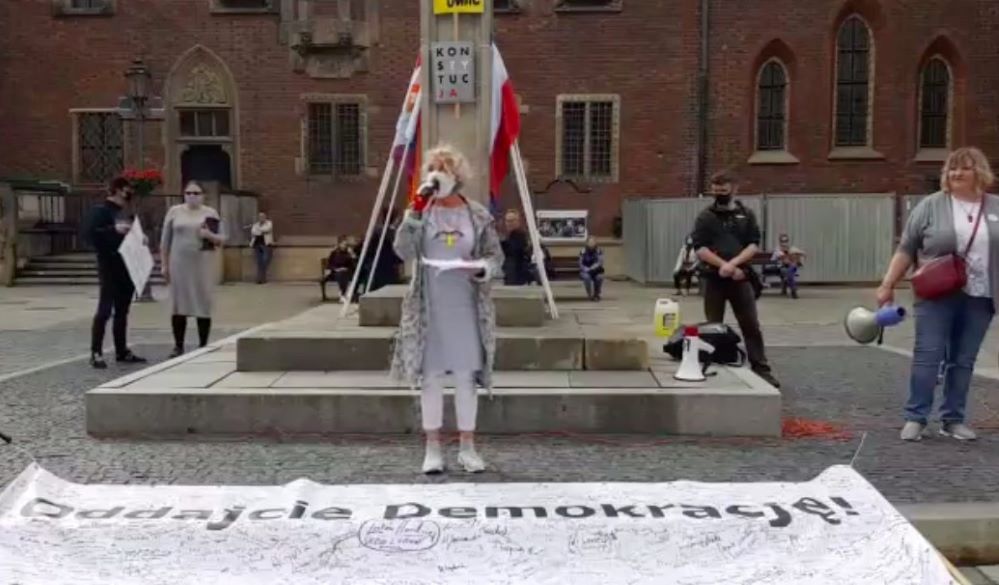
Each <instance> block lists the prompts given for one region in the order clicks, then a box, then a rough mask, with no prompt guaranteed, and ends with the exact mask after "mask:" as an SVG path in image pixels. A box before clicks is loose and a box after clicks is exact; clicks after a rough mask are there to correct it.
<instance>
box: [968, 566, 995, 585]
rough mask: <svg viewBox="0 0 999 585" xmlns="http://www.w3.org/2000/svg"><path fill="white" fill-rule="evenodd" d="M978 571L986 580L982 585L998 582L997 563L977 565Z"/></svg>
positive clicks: (991, 584)
mask: <svg viewBox="0 0 999 585" xmlns="http://www.w3.org/2000/svg"><path fill="white" fill-rule="evenodd" d="M978 572H979V573H980V574H981V576H982V577H984V578H985V579H987V581H984V582H983V585H993V584H994V583H999V565H987V566H983V567H978ZM972 583H974V582H972Z"/></svg>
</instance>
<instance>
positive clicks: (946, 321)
mask: <svg viewBox="0 0 999 585" xmlns="http://www.w3.org/2000/svg"><path fill="white" fill-rule="evenodd" d="M915 309H916V311H915V314H916V344H915V347H914V348H913V352H912V373H911V377H910V379H909V401H908V403H906V405H905V419H906V420H909V421H916V422H920V423H923V424H926V421H927V419H928V418H929V416H930V413H931V411H932V410H933V393H934V390H935V389H936V385H937V381H938V380H939V373H940V371H941V363H943V404H941V405H940V421H941V422H943V423H958V422H964V417H965V406H966V405H967V403H968V388H969V387H970V386H971V375H972V371H973V369H974V367H975V359H976V358H977V357H978V350H979V349H980V348H981V346H982V340H983V339H985V333H986V332H987V331H988V328H989V323H991V321H992V315H993V314H994V313H995V310H994V308H993V306H992V299H988V298H976V297H969V296H968V295H966V294H965V293H963V292H961V293H958V294H955V295H953V296H950V297H947V298H944V299H939V300H935V301H918V302H917V303H916V307H915Z"/></svg>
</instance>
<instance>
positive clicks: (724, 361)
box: [663, 323, 746, 371]
mask: <svg viewBox="0 0 999 585" xmlns="http://www.w3.org/2000/svg"><path fill="white" fill-rule="evenodd" d="M684 329H685V327H684V326H681V327H680V328H679V329H678V330H677V332H676V333H674V334H673V336H672V337H670V338H669V341H667V342H666V344H665V345H663V351H664V352H666V354H667V355H668V356H670V357H672V358H673V359H675V360H680V359H683V332H684ZM697 334H698V336H700V338H701V339H702V340H704V341H705V342H706V343H710V344H711V346H712V347H714V348H715V351H714V353H708V352H706V351H701V352H700V356H698V357H699V358H700V361H701V363H702V364H704V371H707V369H708V366H709V365H711V364H721V365H723V366H742V365H744V364H745V363H746V352H745V351H743V349H742V348H741V347H739V344H740V343H742V337H741V336H740V335H739V334H738V333H736V332H735V330H734V329H732V328H731V327H729V326H728V325H725V324H724V323H700V324H698V325H697Z"/></svg>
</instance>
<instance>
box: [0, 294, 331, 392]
mask: <svg viewBox="0 0 999 585" xmlns="http://www.w3.org/2000/svg"><path fill="white" fill-rule="evenodd" d="M154 295H155V296H156V298H157V299H160V300H159V301H158V302H155V303H133V304H132V309H131V312H130V315H129V335H128V337H129V343H131V344H143V343H145V344H148V343H169V342H170V339H171V337H170V333H169V331H168V329H167V324H168V322H169V316H168V313H169V304H168V302H167V301H165V300H163V299H165V298H166V292H165V291H164V290H162V289H156V290H155V291H154ZM318 297H319V291H318V287H316V286H315V285H312V286H307V285H296V284H287V285H267V286H259V287H258V286H255V285H250V284H233V285H225V286H222V287H220V288H219V291H218V295H217V298H216V305H217V306H216V310H215V317H214V320H215V325H214V327H213V332H212V339H220V338H221V337H224V336H227V335H231V334H232V333H235V332H236V331H239V330H242V329H245V328H248V327H252V326H254V325H258V324H260V323H265V322H267V321H273V320H277V319H283V318H285V317H288V316H291V315H294V314H295V313H298V312H300V311H302V310H304V309H306V308H307V307H309V306H311V305H313V304H314V303H316V302H318ZM96 304H97V292H96V290H94V289H93V288H92V287H80V286H65V287H22V288H9V289H4V288H0V378H2V377H3V376H5V375H10V374H12V373H15V372H20V371H24V370H27V369H30V368H33V367H37V366H40V365H44V364H46V363H54V362H58V361H60V360H64V359H70V358H72V357H76V356H80V355H83V354H86V353H87V352H88V351H89V349H90V322H91V321H90V320H91V319H92V316H93V312H94V308H95V307H96ZM187 335H188V343H189V344H191V345H193V342H194V339H195V336H196V333H195V328H194V326H193V325H190V326H189V327H188V333H187ZM111 343H112V339H111V323H110V322H109V323H108V325H107V330H106V335H105V339H104V345H105V353H106V354H110V353H113V351H112V347H111ZM0 406H2V403H0Z"/></svg>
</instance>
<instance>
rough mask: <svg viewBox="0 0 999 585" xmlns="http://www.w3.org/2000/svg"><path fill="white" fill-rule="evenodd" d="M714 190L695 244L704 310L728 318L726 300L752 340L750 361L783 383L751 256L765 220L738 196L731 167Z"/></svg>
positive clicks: (715, 180)
mask: <svg viewBox="0 0 999 585" xmlns="http://www.w3.org/2000/svg"><path fill="white" fill-rule="evenodd" d="M710 193H711V195H713V196H714V198H715V202H714V203H713V204H712V205H711V206H710V207H708V208H706V209H705V210H704V211H702V212H701V213H700V215H698V216H697V222H696V223H695V224H694V233H693V240H694V248H695V249H696V250H697V257H698V258H699V259H700V260H701V263H702V275H703V278H704V281H705V282H704V316H705V317H706V318H707V320H708V321H710V322H712V323H722V322H723V321H724V320H725V303H726V302H728V303H731V304H732V312H734V313H735V318H736V320H737V321H738V322H739V329H740V330H741V331H742V336H743V338H744V339H745V341H746V353H747V354H748V355H749V364H750V366H751V367H752V369H753V371H754V372H756V374H757V375H758V376H760V377H761V378H763V379H764V380H765V381H767V382H768V383H769V384H771V385H772V386H774V387H776V388H779V387H780V383H779V382H778V381H777V379H776V378H774V375H773V373H772V372H771V371H770V365H769V364H768V363H767V357H766V352H765V351H764V348H763V333H762V332H761V331H760V320H759V317H758V316H757V313H756V298H757V287H758V286H759V282H758V280H757V279H758V275H757V274H756V273H755V272H754V271H753V269H752V267H751V266H750V262H751V261H752V259H753V256H754V255H755V254H756V252H757V251H758V250H759V246H760V225H759V223H758V222H757V220H756V215H755V214H754V213H753V212H752V211H750V210H749V209H746V207H744V206H743V205H742V203H741V202H738V201H736V200H735V198H734V196H735V181H734V179H733V178H732V176H731V175H729V174H727V173H724V172H722V173H718V174H716V175H714V176H713V177H711V185H710Z"/></svg>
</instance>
